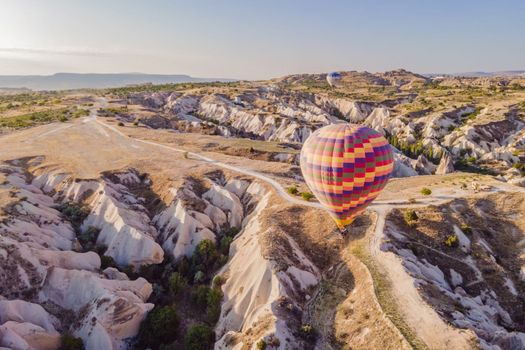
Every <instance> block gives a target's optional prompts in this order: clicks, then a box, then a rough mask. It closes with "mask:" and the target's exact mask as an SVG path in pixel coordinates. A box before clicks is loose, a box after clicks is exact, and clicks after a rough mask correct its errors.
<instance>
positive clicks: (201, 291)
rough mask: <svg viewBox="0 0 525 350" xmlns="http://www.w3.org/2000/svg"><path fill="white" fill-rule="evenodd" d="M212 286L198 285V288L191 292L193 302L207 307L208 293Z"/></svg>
mask: <svg viewBox="0 0 525 350" xmlns="http://www.w3.org/2000/svg"><path fill="white" fill-rule="evenodd" d="M210 290H211V288H210V287H208V286H205V285H201V286H198V287H197V289H196V290H195V291H194V292H193V293H192V294H191V302H192V303H194V304H195V305H197V306H199V307H201V308H202V309H204V308H206V306H207V305H208V293H209V292H210Z"/></svg>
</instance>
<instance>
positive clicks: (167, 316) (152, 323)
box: [139, 305, 179, 348]
mask: <svg viewBox="0 0 525 350" xmlns="http://www.w3.org/2000/svg"><path fill="white" fill-rule="evenodd" d="M178 327H179V317H178V316H177V310H176V308H175V305H168V306H164V307H155V308H154V309H153V310H152V311H151V312H150V313H149V314H148V316H147V317H146V319H145V320H144V321H142V323H141V324H140V330H139V345H140V347H141V348H146V347H153V348H157V347H159V346H160V345H161V344H169V343H171V342H173V341H174V340H175V339H176V338H177V328H178Z"/></svg>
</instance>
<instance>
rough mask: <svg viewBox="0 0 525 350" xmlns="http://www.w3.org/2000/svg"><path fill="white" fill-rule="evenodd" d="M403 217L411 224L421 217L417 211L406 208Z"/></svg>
mask: <svg viewBox="0 0 525 350" xmlns="http://www.w3.org/2000/svg"><path fill="white" fill-rule="evenodd" d="M403 218H404V219H405V222H406V223H407V224H410V223H411V222H414V221H417V219H419V217H418V216H417V214H416V212H415V211H414V210H412V209H408V210H406V211H405V212H404V214H403Z"/></svg>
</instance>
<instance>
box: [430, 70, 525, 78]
mask: <svg viewBox="0 0 525 350" xmlns="http://www.w3.org/2000/svg"><path fill="white" fill-rule="evenodd" d="M423 75H424V76H427V77H437V76H443V77H467V78H483V77H488V78H491V77H522V76H525V70H505V71H498V72H481V71H480V72H462V73H430V74H423Z"/></svg>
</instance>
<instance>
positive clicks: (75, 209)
mask: <svg viewBox="0 0 525 350" xmlns="http://www.w3.org/2000/svg"><path fill="white" fill-rule="evenodd" d="M56 209H57V210H58V211H59V212H61V213H62V215H64V216H65V217H66V219H67V220H68V221H70V222H71V223H72V224H73V227H75V229H77V230H78V229H79V228H80V225H81V224H82V222H83V221H84V220H85V219H86V217H87V216H88V215H89V212H90V209H89V207H87V206H85V205H83V204H81V203H76V202H64V203H62V204H60V205H59V206H58V207H56Z"/></svg>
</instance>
